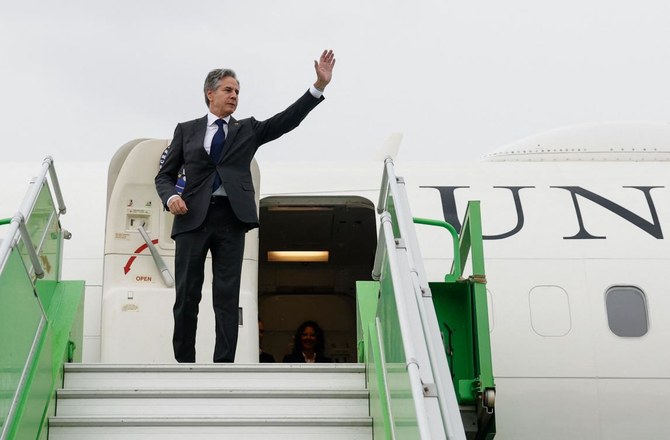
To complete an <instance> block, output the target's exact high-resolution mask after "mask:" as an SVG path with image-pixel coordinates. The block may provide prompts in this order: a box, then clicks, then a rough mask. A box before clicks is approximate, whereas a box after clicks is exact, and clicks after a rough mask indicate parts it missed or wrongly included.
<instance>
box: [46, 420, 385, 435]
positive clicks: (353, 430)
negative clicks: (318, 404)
mask: <svg viewBox="0 0 670 440" xmlns="http://www.w3.org/2000/svg"><path fill="white" fill-rule="evenodd" d="M186 438H187V439H189V440H205V439H208V440H209V439H217V440H218V439H222V438H230V439H245V440H268V439H274V440H314V439H315V438H318V439H319V440H341V439H347V440H370V439H371V438H372V419H371V418H369V417H328V418H325V417H235V418H225V419H222V418H216V417H180V418H177V417H165V418H146V417H85V418H82V417H60V416H59V417H53V418H51V419H50V420H49V440H90V439H96V440H121V439H123V440H158V439H161V440H177V439H179V440H183V439H186Z"/></svg>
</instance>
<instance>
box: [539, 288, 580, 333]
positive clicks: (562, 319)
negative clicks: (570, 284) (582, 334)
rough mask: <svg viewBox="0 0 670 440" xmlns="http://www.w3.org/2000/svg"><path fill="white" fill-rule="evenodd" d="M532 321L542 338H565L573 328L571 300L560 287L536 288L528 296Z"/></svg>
mask: <svg viewBox="0 0 670 440" xmlns="http://www.w3.org/2000/svg"><path fill="white" fill-rule="evenodd" d="M528 300H529V302H530V321H531V326H532V327H533V330H534V331H535V333H537V334H538V335H540V336H553V337H557V336H565V335H567V334H568V333H569V332H570V329H571V328H572V317H571V315H570V299H569V298H568V293H567V292H566V291H565V290H563V288H561V287H559V286H535V287H533V288H532V289H531V291H530V294H529V296H528Z"/></svg>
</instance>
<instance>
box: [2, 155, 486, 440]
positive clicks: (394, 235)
mask: <svg viewBox="0 0 670 440" xmlns="http://www.w3.org/2000/svg"><path fill="white" fill-rule="evenodd" d="M47 174H49V175H50V176H51V182H52V185H51V186H52V188H53V193H54V194H55V199H56V200H55V201H54V199H53V197H52V196H51V194H52V191H51V189H50V188H49V186H48V179H47V178H46V176H47ZM64 212H65V208H64V205H63V203H62V197H61V196H60V190H59V187H58V181H57V178H56V174H55V172H54V171H53V162H52V161H51V160H50V159H47V160H45V164H44V166H43V168H42V171H41V174H40V177H39V178H37V179H36V180H35V181H34V182H33V183H32V184H31V188H30V190H29V193H28V195H27V196H26V201H25V202H24V204H23V205H22V208H21V211H20V212H19V213H17V215H15V216H14V218H12V219H6V220H4V221H0V222H1V223H4V224H5V226H3V227H9V228H11V229H10V233H9V234H8V235H6V236H5V239H4V241H3V242H2V243H1V247H0V251H1V252H2V253H0V256H2V260H1V261H0V262H1V263H2V266H1V267H0V269H2V270H1V272H0V276H2V284H0V305H1V306H2V307H0V313H2V314H3V315H2V320H0V328H1V329H2V332H3V333H2V334H3V335H7V334H12V335H13V336H15V337H14V338H12V342H11V346H6V345H3V349H2V350H1V351H0V356H1V358H0V359H1V361H2V365H1V366H2V375H3V380H2V394H1V395H0V403H1V405H2V406H0V410H1V411H0V415H1V416H2V435H1V436H0V439H1V440H4V439H47V437H48V439H49V440H64V439H67V440H78V439H92V438H95V439H102V440H105V439H149V440H150V439H159V438H160V439H184V438H188V439H193V440H198V439H213V438H217V439H218V438H236V439H237V438H239V439H252V440H253V439H261V438H262V439H308V438H309V439H313V438H317V437H318V438H320V439H323V440H328V439H348V440H358V439H360V440H363V439H365V440H370V439H373V438H374V439H402V440H405V439H423V440H425V439H449V440H456V439H458V440H461V439H468V440H470V439H475V440H480V439H488V440H490V439H492V438H493V437H494V436H495V417H494V404H495V387H494V383H493V374H492V368H491V356H490V342H489V339H488V312H487V305H486V289H485V281H486V278H485V275H484V266H483V253H482V243H481V225H480V219H479V205H478V203H477V202H471V203H470V204H469V205H468V211H467V214H466V218H465V220H464V222H463V228H462V231H461V233H460V236H459V235H458V234H457V231H455V230H454V228H453V227H451V226H450V225H448V224H446V223H444V222H439V221H432V220H425V219H414V218H412V216H411V213H410V209H409V203H408V199H407V194H406V190H405V185H404V181H403V179H402V178H400V177H397V176H396V175H395V171H394V167H393V162H392V160H391V159H387V160H386V161H385V166H384V177H383V179H382V187H381V191H380V199H379V204H378V212H379V215H380V228H379V231H380V232H379V239H378V248H377V254H376V257H375V264H374V271H373V278H374V279H375V281H360V282H358V284H357V326H358V330H357V335H358V361H359V363H357V364H315V365H308V364H250V365H245V364H232V365H211V364H210V365H194V364H190V365H183V364H182V365H177V364H172V365H163V364H153V365H106V364H90V365H85V364H81V363H80V362H81V361H80V359H81V356H80V350H79V347H80V346H81V325H82V316H81V310H82V308H81V305H82V295H83V287H84V286H83V282H77V281H62V280H60V275H59V267H60V266H59V264H60V259H61V249H62V239H63V237H64V236H65V235H67V233H66V231H63V230H62V229H61V228H60V223H59V221H58V218H59V215H60V213H64ZM416 223H418V224H422V225H432V226H439V227H444V228H446V229H447V230H448V231H449V232H450V233H451V235H452V237H453V238H454V247H453V253H454V258H453V261H454V263H453V266H452V268H451V271H450V272H449V273H448V274H447V275H446V276H445V279H444V282H436V283H429V282H428V281H427V280H426V275H425V271H424V269H423V265H422V260H421V255H420V252H419V246H418V241H417V237H416V232H415V224H416ZM422 227H423V226H422ZM468 256H470V257H471V266H472V271H473V273H474V275H472V276H470V277H463V275H462V267H463V266H464V264H465V260H466V259H467V258H468ZM43 267H46V269H45V268H43ZM6 341H7V338H4V337H3V342H2V344H8V343H7V342H6Z"/></svg>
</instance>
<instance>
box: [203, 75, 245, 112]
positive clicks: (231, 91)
mask: <svg viewBox="0 0 670 440" xmlns="http://www.w3.org/2000/svg"><path fill="white" fill-rule="evenodd" d="M239 94H240V86H239V84H238V83H237V80H236V79H235V78H233V77H231V76H226V77H225V78H223V79H221V80H220V81H219V86H218V87H217V88H216V90H208V91H207V98H208V99H209V111H210V112H212V113H213V114H215V115H216V116H218V117H219V118H225V117H226V116H228V115H231V114H232V113H233V112H234V111H235V109H236V108H237V98H238V96H239Z"/></svg>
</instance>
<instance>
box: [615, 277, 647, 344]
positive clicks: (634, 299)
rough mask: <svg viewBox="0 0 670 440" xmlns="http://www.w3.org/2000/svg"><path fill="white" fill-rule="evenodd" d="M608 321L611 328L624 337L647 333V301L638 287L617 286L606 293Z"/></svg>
mask: <svg viewBox="0 0 670 440" xmlns="http://www.w3.org/2000/svg"><path fill="white" fill-rule="evenodd" d="M605 303H606V306H607V322H608V324H609V327H610V330H612V333H614V334H615V335H617V336H621V337H622V338H635V337H640V336H644V335H645V334H647V330H648V328H649V326H648V320H647V301H646V299H645V296H644V293H643V292H642V291H641V290H640V289H638V288H637V287H632V286H616V287H612V288H610V289H609V290H608V291H607V293H606V295H605Z"/></svg>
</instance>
